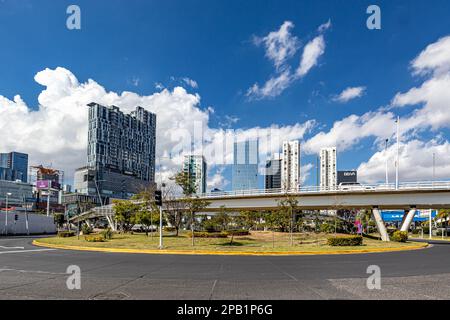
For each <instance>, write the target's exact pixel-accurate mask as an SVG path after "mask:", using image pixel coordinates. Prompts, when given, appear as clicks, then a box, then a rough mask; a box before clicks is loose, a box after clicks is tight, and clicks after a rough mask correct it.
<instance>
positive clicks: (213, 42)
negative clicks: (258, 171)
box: [0, 0, 450, 184]
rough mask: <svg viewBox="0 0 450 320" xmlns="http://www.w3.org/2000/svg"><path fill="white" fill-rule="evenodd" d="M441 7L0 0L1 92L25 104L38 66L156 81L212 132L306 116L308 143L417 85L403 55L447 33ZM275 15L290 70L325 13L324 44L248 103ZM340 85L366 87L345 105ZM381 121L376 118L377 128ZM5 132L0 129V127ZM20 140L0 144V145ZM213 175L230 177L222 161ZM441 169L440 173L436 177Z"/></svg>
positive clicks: (342, 160) (126, 81)
mask: <svg viewBox="0 0 450 320" xmlns="http://www.w3.org/2000/svg"><path fill="white" fill-rule="evenodd" d="M70 4H77V5H79V7H80V8H81V17H82V22H81V24H82V28H81V30H68V29H67V28H66V27H65V24H66V19H67V17H68V15H67V14H66V8H67V6H68V5H70ZM370 4H377V5H379V6H380V8H381V17H382V29H381V30H369V29H367V27H366V19H367V18H368V14H366V8H367V7H368V6H369V5H370ZM449 12H450V2H449V1H446V0H442V1H439V0H434V1H410V0H408V1H376V2H373V1H359V0H358V1H356V0H355V1H351V0H348V1H299V0H295V1H262V0H255V1H250V0H246V1H235V0H231V1H229V0H228V1H200V0H198V1H195V0H189V1H186V0H184V1H135V0H132V1H119V0H109V1H100V0H98V1H76V2H71V1H50V0H49V1H29V0H23V1H12V0H0V39H2V44H3V45H2V49H1V50H0V96H3V97H5V98H7V99H9V100H13V97H14V96H15V95H20V96H21V98H22V99H23V101H24V103H25V104H26V105H27V106H28V107H29V109H30V110H35V111H36V110H38V109H39V105H40V102H39V101H38V96H39V94H40V93H41V92H42V91H43V90H44V88H43V86H42V85H41V84H39V83H37V82H36V81H35V80H34V76H35V75H36V74H37V73H38V72H39V71H42V70H44V69H46V68H49V69H55V68H57V67H63V68H65V69H67V70H70V72H72V73H73V74H74V75H75V76H76V77H77V79H78V81H79V82H80V83H84V82H86V81H87V80H88V79H93V80H95V81H96V82H97V83H99V84H100V85H101V86H103V87H104V88H105V89H106V90H108V91H113V92H117V93H118V94H120V93H121V92H123V91H131V92H135V93H136V94H138V95H141V96H144V95H151V94H153V93H155V92H158V90H161V89H158V88H155V84H161V85H162V86H164V87H165V88H168V89H169V90H171V89H173V88H174V87H176V86H183V87H184V88H185V89H186V91H187V92H189V93H191V94H198V95H199V96H200V97H201V102H200V105H199V106H198V107H199V108H200V109H201V110H206V108H207V107H209V106H211V107H212V108H214V110H215V111H214V113H211V114H210V116H209V123H208V126H209V127H211V128H220V127H224V123H225V122H227V118H226V117H234V118H237V119H239V120H237V121H236V122H234V123H233V122H231V123H229V125H230V127H231V128H234V129H238V128H240V129H250V128H253V127H257V126H259V127H268V126H270V125H272V124H278V125H279V126H292V125H295V124H297V123H298V124H302V123H305V122H306V121H308V120H314V121H315V126H314V127H313V128H311V130H309V131H308V132H307V133H305V134H304V136H303V137H302V138H301V139H302V140H305V141H307V140H308V139H310V138H312V137H314V136H315V135H317V134H318V133H320V132H321V131H323V132H327V131H328V130H330V128H331V127H332V126H333V124H334V123H335V122H336V121H340V120H342V119H344V118H346V117H348V116H349V115H352V114H355V115H357V116H361V115H363V114H365V113H367V112H369V111H374V112H375V111H377V110H379V108H380V107H382V106H388V105H389V104H390V103H391V101H392V99H393V98H394V97H395V95H396V94H397V93H404V92H408V91H409V90H410V89H411V88H414V87H420V86H421V84H422V83H423V82H424V81H426V79H424V77H418V76H415V75H413V72H412V70H411V62H412V61H413V59H415V58H416V57H417V56H418V55H419V54H420V53H421V52H422V51H423V50H425V48H426V47H427V46H428V45H430V44H432V43H435V42H437V41H438V40H439V39H441V38H443V37H445V36H447V35H449V34H450V19H448V13H449ZM286 21H289V22H290V23H292V25H293V27H292V28H291V29H290V33H291V37H296V38H297V41H298V49H297V50H296V52H295V53H294V54H293V55H292V57H290V58H289V59H287V62H286V64H287V65H289V66H290V68H292V69H295V68H296V67H297V65H298V64H299V61H300V59H301V56H302V50H303V49H304V47H305V45H306V44H307V43H309V42H310V41H312V40H313V39H314V38H315V37H317V36H318V31H317V28H318V27H319V26H320V25H322V24H324V23H326V22H327V21H330V22H331V26H330V27H329V29H328V30H326V31H325V32H324V33H323V37H324V41H325V45H326V48H325V51H324V53H323V54H322V55H321V56H320V57H319V58H318V60H317V65H315V66H314V67H313V68H311V70H309V72H308V73H307V74H306V75H305V76H304V77H302V78H300V79H297V80H295V81H292V83H290V84H289V85H288V87H287V88H286V89H284V90H283V92H281V94H279V95H277V96H275V97H267V98H262V99H251V98H249V96H248V95H246V93H247V91H248V90H249V88H250V87H252V86H253V85H254V84H255V83H257V84H258V85H259V86H262V85H264V83H265V81H267V80H268V79H269V78H271V77H273V76H276V75H277V71H276V70H275V67H274V65H273V63H272V62H271V61H270V60H269V59H268V58H267V56H266V55H265V48H264V45H261V44H260V45H256V44H255V38H260V39H261V38H263V37H265V36H267V35H268V34H269V33H270V32H275V31H277V30H279V28H280V26H282V24H283V23H284V22H286ZM183 78H189V79H193V80H195V82H196V83H197V84H198V87H191V86H188V85H187V84H186V83H184V82H183V80H182V79H183ZM349 87H364V88H365V90H364V92H363V94H362V96H361V97H358V98H355V99H352V100H350V101H348V102H346V103H340V102H337V101H336V99H333V98H335V97H336V96H337V95H338V94H340V93H341V92H342V91H343V90H344V89H346V88H349ZM413 105H414V106H413V107H405V108H403V107H402V108H395V109H393V110H391V111H392V112H393V113H394V114H395V115H397V114H398V115H400V116H402V117H403V116H404V117H409V116H408V115H411V114H413V113H414V110H415V108H420V106H421V104H413ZM0 108H1V104H0ZM391 129H392V125H391V124H389V125H388V124H386V130H387V131H389V130H391ZM391 131H392V130H391ZM8 132H9V131H8ZM7 134H8V133H7V131H6V128H3V129H2V128H0V135H2V136H5V135H7ZM437 136H438V137H439V139H440V140H439V141H437V142H436V143H437V144H438V145H444V144H445V143H446V142H447V136H448V128H447V127H446V126H445V125H441V126H438V127H437V128H434V129H430V128H424V129H423V130H420V132H414V130H412V131H409V133H406V132H405V143H406V142H408V141H411V140H413V139H419V140H420V141H422V142H423V143H426V142H427V141H429V140H431V139H433V138H435V137H437ZM377 138H378V139H379V138H380V135H378V136H377V135H375V136H373V135H368V136H367V137H363V138H362V139H360V140H358V141H355V143H354V145H353V146H352V147H347V148H345V150H343V151H340V150H339V148H338V151H339V159H338V168H339V169H356V168H358V167H359V166H360V164H361V163H363V162H368V161H369V159H371V157H372V156H373V155H374V154H375V153H376V152H377V151H379V149H380V146H379V143H377V142H376V140H377ZM336 139H339V138H336ZM378 142H379V141H378ZM20 146H21V145H20V144H17V146H15V145H13V144H12V143H9V144H6V143H5V144H4V145H2V144H1V143H0V147H2V148H13V147H16V148H19V147H20ZM323 146H324V147H325V146H327V145H323ZM45 154H47V155H48V157H47V159H46V157H45ZM55 155H56V154H55V153H52V151H49V152H47V153H46V152H43V154H42V155H39V158H38V159H39V160H40V161H47V162H48V163H57V160H54V159H53V157H54V156H55ZM314 157H315V156H314V152H313V151H310V152H306V153H305V154H304V156H303V159H302V165H303V164H305V165H306V164H308V163H314V162H315V160H314V159H315V158H314ZM443 165H444V164H443ZM423 166H424V167H426V164H423ZM309 170H310V174H309V176H308V177H307V180H306V183H308V184H314V183H315V173H314V170H311V168H309ZM211 174H214V172H212V173H211ZM446 174H447V173H446ZM222 175H225V179H228V180H229V179H230V177H229V176H228V175H229V172H228V169H226V170H225V171H223V172H222ZM446 177H447V178H448V177H450V176H445V175H443V176H442V177H441V178H446ZM420 178H424V177H422V176H421V177H420ZM369 180H370V179H369Z"/></svg>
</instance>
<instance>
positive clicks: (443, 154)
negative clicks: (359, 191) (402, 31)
mask: <svg viewBox="0 0 450 320" xmlns="http://www.w3.org/2000/svg"><path fill="white" fill-rule="evenodd" d="M449 38H450V37H444V38H442V39H439V40H438V41H437V42H435V43H432V44H430V45H429V46H427V47H426V48H425V49H424V50H423V51H422V52H421V53H420V54H419V55H418V56H417V58H415V59H414V60H413V61H412V62H411V65H412V68H413V75H418V74H419V75H422V76H426V78H425V79H424V82H423V83H422V84H421V85H419V86H418V87H414V88H411V89H410V90H408V91H407V92H404V93H397V94H396V95H395V96H394V98H393V99H392V101H391V104H390V108H385V107H382V108H379V109H378V110H377V111H371V112H367V113H364V114H363V115H350V116H347V117H345V118H344V119H341V120H338V121H336V122H335V123H334V124H333V126H332V127H331V128H330V129H329V130H328V131H321V132H319V133H317V134H315V135H314V136H313V137H312V138H310V139H308V140H307V141H306V142H305V143H304V150H305V152H307V153H317V152H319V150H320V148H321V147H327V146H337V148H338V150H339V152H342V151H346V150H350V149H352V148H356V147H357V146H358V144H359V142H360V141H361V140H362V139H365V138H369V137H370V138H373V139H374V147H375V148H376V149H378V150H379V151H376V152H375V153H374V154H373V155H372V156H371V157H370V158H369V159H368V160H367V161H366V162H363V163H361V165H360V166H359V168H358V177H359V178H360V179H361V181H363V182H369V183H372V182H378V181H384V179H385V161H386V157H387V158H388V161H389V163H390V166H389V168H390V175H392V174H393V172H394V171H393V170H395V168H394V165H393V163H394V161H395V155H394V153H395V150H396V149H395V148H396V147H395V146H391V147H390V148H389V149H388V151H387V153H386V152H385V151H384V150H383V149H384V144H383V143H382V142H383V141H384V140H385V139H386V138H390V140H395V139H392V138H394V135H395V119H396V116H395V115H394V113H393V112H392V109H393V108H405V107H407V106H409V107H412V108H411V110H410V112H406V114H405V115H404V116H402V117H401V118H400V138H401V148H400V150H401V155H400V178H401V180H403V181H405V180H421V179H424V180H429V179H431V174H432V171H431V170H432V169H431V161H432V154H433V153H435V154H436V159H438V160H437V162H436V177H437V178H441V179H444V178H445V179H448V178H450V165H447V163H450V162H449V160H450V159H449V156H448V154H449V151H450V150H449V145H450V144H449V142H448V141H447V140H446V139H442V138H441V139H433V140H432V141H424V140H423V138H421V137H420V134H421V133H422V132H423V131H425V130H427V129H431V130H433V131H434V134H435V136H440V133H439V131H438V130H439V129H444V128H449V127H450V112H449V111H450V109H449V106H450V90H449V88H450V58H449V57H450V40H449ZM344 92H345V90H344ZM391 181H392V177H391Z"/></svg>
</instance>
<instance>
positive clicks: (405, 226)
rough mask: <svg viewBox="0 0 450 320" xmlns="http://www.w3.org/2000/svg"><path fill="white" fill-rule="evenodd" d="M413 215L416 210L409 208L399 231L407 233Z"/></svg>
mask: <svg viewBox="0 0 450 320" xmlns="http://www.w3.org/2000/svg"><path fill="white" fill-rule="evenodd" d="M415 214H416V208H411V209H410V210H409V212H408V214H407V215H406V217H405V220H404V221H403V223H402V226H401V227H400V231H406V232H408V230H409V226H410V225H411V222H412V221H413V219H414V216H415Z"/></svg>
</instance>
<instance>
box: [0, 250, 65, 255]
mask: <svg viewBox="0 0 450 320" xmlns="http://www.w3.org/2000/svg"><path fill="white" fill-rule="evenodd" d="M55 250H57V249H33V250H20V251H1V252H0V254H6V253H24V252H40V251H55Z"/></svg>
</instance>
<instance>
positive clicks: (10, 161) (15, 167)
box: [0, 151, 28, 183]
mask: <svg viewBox="0 0 450 320" xmlns="http://www.w3.org/2000/svg"><path fill="white" fill-rule="evenodd" d="M0 180H8V181H16V180H20V181H22V182H25V183H26V182H28V154H26V153H21V152H15V151H13V152H9V153H0Z"/></svg>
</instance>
